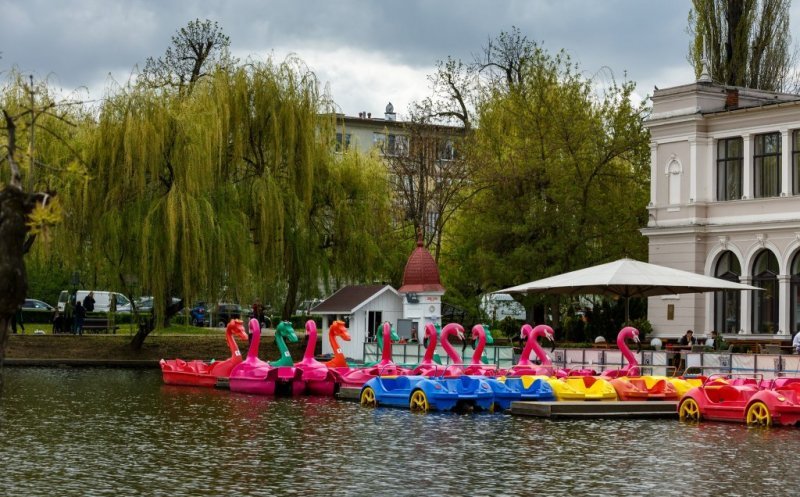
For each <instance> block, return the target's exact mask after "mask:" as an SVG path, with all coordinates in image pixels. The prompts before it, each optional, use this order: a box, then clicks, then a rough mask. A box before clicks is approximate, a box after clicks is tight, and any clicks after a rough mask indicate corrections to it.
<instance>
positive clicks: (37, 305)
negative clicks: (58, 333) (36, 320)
mask: <svg viewBox="0 0 800 497" xmlns="http://www.w3.org/2000/svg"><path fill="white" fill-rule="evenodd" d="M22 308H23V309H25V310H36V311H47V312H53V309H55V307H53V306H52V305H50V304H48V303H47V302H45V301H43V300H37V299H25V303H24V304H22Z"/></svg>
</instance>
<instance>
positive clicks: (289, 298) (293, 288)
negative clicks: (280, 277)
mask: <svg viewBox="0 0 800 497" xmlns="http://www.w3.org/2000/svg"><path fill="white" fill-rule="evenodd" d="M296 272H297V271H294V270H292V272H291V273H290V274H289V288H288V289H287V290H286V300H285V301H284V304H283V310H282V311H281V319H284V320H289V319H291V317H292V313H293V312H294V310H295V308H296V306H297V288H298V287H299V286H300V275H299V274H296Z"/></svg>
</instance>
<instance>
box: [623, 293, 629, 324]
mask: <svg viewBox="0 0 800 497" xmlns="http://www.w3.org/2000/svg"><path fill="white" fill-rule="evenodd" d="M630 303H631V298H630V297H625V324H624V325H623V326H628V322H629V321H630V320H631V317H630Z"/></svg>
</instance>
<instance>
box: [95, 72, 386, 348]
mask: <svg viewBox="0 0 800 497" xmlns="http://www.w3.org/2000/svg"><path fill="white" fill-rule="evenodd" d="M327 110H329V107H328V101H327V100H326V99H325V98H323V97H322V96H321V95H320V94H319V93H318V84H317V81H316V79H315V78H314V76H313V74H311V73H310V72H309V71H307V70H305V69H304V68H303V67H302V65H301V64H299V63H297V62H296V61H287V62H285V63H281V64H273V63H271V62H266V63H259V62H251V63H249V64H247V65H242V66H240V67H237V68H235V69H233V70H220V71H217V72H215V73H214V75H213V76H211V77H209V78H204V79H202V80H200V81H198V82H196V83H195V86H194V88H193V91H192V92H191V93H189V94H181V93H175V92H164V91H158V90H157V89H150V88H146V87H144V86H142V85H139V86H136V87H131V88H128V89H127V91H125V92H122V93H119V94H118V95H116V96H114V97H112V98H110V99H108V100H107V101H106V102H105V103H104V104H103V106H102V109H101V111H100V113H99V118H98V126H97V133H96V135H95V141H94V147H93V149H92V152H91V154H90V155H91V161H90V169H91V171H92V175H93V179H92V187H91V192H92V193H91V195H90V197H91V198H90V200H89V205H90V206H92V207H91V209H92V210H93V211H94V212H97V213H98V214H97V215H96V216H94V217H92V219H91V226H90V232H91V236H90V242H91V246H92V249H93V253H94V254H95V256H96V257H104V258H106V259H107V260H108V261H109V264H110V266H111V267H112V268H114V270H115V271H116V272H117V273H118V275H119V281H120V284H123V283H124V281H126V280H127V281H133V280H135V281H137V282H138V284H139V285H140V286H141V288H142V289H143V291H147V292H150V293H152V294H153V295H154V296H155V297H156V301H155V303H156V305H155V313H156V315H157V316H163V315H164V313H165V310H166V306H167V303H168V302H169V298H170V297H171V296H172V295H180V296H182V297H183V298H184V301H188V300H190V299H192V298H195V297H198V296H202V297H211V298H214V297H217V296H220V295H221V293H222V291H223V290H225V291H227V292H228V294H230V295H233V296H236V295H241V293H242V289H243V288H245V287H247V288H252V287H253V280H255V281H257V282H262V283H261V284H260V285H259V284H258V283H256V285H255V286H256V287H259V286H260V287H261V288H267V287H268V286H274V283H273V282H275V281H278V282H280V285H279V286H280V287H281V288H282V289H283V290H284V292H285V295H284V301H285V302H287V305H288V306H289V307H291V306H292V305H293V304H294V302H295V301H296V299H297V294H298V292H299V291H300V290H301V289H302V288H303V287H304V286H305V287H311V286H312V285H313V286H318V285H319V284H320V282H321V281H322V280H321V278H322V277H323V276H325V275H327V274H331V273H332V272H333V273H337V272H343V273H346V274H351V275H352V274H356V273H357V272H358V271H361V270H368V269H369V267H370V264H371V263H372V261H373V257H372V256H371V255H372V254H374V251H369V250H368V251H366V252H365V253H364V254H363V257H362V258H361V259H358V258H357V257H355V256H354V255H352V254H355V253H356V252H355V251H357V250H358V249H359V248H360V247H359V245H357V244H355V243H352V242H351V240H350V237H358V236H359V235H361V234H365V233H369V232H370V229H371V228H370V227H373V226H376V224H377V223H379V222H380V221H381V219H382V218H381V216H380V215H374V214H373V213H372V211H371V209H377V211H378V213H380V211H381V205H382V204H381V203H380V202H376V203H375V204H374V206H373V205H370V203H371V202H372V201H374V200H376V199H375V198H374V196H373V195H372V193H371V192H374V191H376V190H375V189H376V188H378V189H379V190H380V185H381V182H380V181H377V182H376V183H375V184H376V185H378V186H375V185H373V183H372V182H369V181H367V180H365V179H364V178H366V176H364V175H366V174H369V173H370V171H371V170H370V169H369V168H361V169H359V170H358V175H361V176H358V175H356V179H358V181H354V179H353V177H352V175H354V174H356V172H355V171H356V169H354V168H353V167H352V165H351V162H349V161H350V159H347V160H344V159H342V160H335V158H334V153H333V145H332V144H333V141H334V140H333V137H334V135H333V126H332V124H331V120H330V117H328V116H329V114H328V113H327V112H326V111H327ZM348 171H349V173H347V174H345V172H348ZM343 181H349V183H348V184H349V186H345V185H342V182H343ZM353 185H357V186H359V188H358V189H357V193H356V194H354V195H351V196H349V197H348V196H347V195H344V196H343V197H342V195H337V194H336V192H337V191H340V189H341V188H353ZM378 200H380V199H378ZM368 206H369V208H368ZM348 254H351V255H350V256H348ZM340 261H347V262H348V263H350V264H351V265H349V266H347V267H344V266H343V263H340ZM132 276H133V277H135V278H132ZM290 304H291V305H290ZM148 333H149V330H148V329H146V328H145V329H140V330H139V332H138V333H137V335H136V336H135V337H134V340H133V345H134V347H139V346H141V344H142V342H143V340H144V339H145V337H146V336H147V334H148Z"/></svg>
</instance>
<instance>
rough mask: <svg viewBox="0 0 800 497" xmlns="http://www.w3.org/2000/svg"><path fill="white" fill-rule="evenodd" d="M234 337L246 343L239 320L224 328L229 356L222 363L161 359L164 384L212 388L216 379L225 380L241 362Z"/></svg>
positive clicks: (234, 320) (232, 320)
mask: <svg viewBox="0 0 800 497" xmlns="http://www.w3.org/2000/svg"><path fill="white" fill-rule="evenodd" d="M234 335H235V336H237V337H239V338H241V339H242V340H244V341H247V333H245V332H244V325H243V324H242V320H241V319H231V320H230V322H229V323H228V326H227V327H226V328H225V341H226V342H227V343H228V348H229V349H230V351H231V356H230V357H229V358H228V359H225V360H224V361H211V362H203V361H201V360H199V359H196V360H193V361H188V362H187V361H184V360H183V359H161V361H160V362H159V364H160V365H161V373H162V376H163V378H164V383H166V384H168V385H190V386H197V387H213V386H214V385H216V384H217V379H218V378H227V377H228V376H230V374H231V369H233V367H234V366H235V365H237V364H239V363H240V362H242V354H241V352H239V346H238V345H236V340H234V338H233V337H234Z"/></svg>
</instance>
